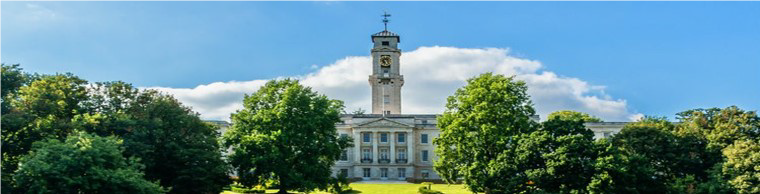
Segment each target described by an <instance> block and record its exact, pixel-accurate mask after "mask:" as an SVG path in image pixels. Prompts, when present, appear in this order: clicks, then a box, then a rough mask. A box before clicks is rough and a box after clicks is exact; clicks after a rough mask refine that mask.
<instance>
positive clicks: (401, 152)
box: [398, 149, 406, 159]
mask: <svg viewBox="0 0 760 194" xmlns="http://www.w3.org/2000/svg"><path fill="white" fill-rule="evenodd" d="M398 159H406V149H398Z"/></svg>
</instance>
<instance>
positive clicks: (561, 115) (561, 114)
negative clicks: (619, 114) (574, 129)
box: [547, 110, 603, 122]
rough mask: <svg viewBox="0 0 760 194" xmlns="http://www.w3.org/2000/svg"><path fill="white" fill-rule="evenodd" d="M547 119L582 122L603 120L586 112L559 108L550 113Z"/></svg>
mask: <svg viewBox="0 0 760 194" xmlns="http://www.w3.org/2000/svg"><path fill="white" fill-rule="evenodd" d="M547 118H548V119H549V120H552V119H561V120H581V121H583V122H603V121H602V119H600V118H597V117H594V116H591V115H589V114H587V113H582V112H577V111H572V110H560V111H556V112H553V113H550V114H549V116H548V117H547Z"/></svg>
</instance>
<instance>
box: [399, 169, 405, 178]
mask: <svg viewBox="0 0 760 194" xmlns="http://www.w3.org/2000/svg"><path fill="white" fill-rule="evenodd" d="M398 178H406V168H398Z"/></svg>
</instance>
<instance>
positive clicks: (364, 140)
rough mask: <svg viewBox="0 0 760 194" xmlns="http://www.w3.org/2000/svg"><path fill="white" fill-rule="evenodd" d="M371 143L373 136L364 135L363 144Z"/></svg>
mask: <svg viewBox="0 0 760 194" xmlns="http://www.w3.org/2000/svg"><path fill="white" fill-rule="evenodd" d="M371 142H372V134H370V133H362V143H371Z"/></svg>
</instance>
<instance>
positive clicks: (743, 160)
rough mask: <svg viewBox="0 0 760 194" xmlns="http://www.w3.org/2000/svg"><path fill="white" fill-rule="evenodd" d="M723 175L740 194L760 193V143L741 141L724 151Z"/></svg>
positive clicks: (756, 141)
mask: <svg viewBox="0 0 760 194" xmlns="http://www.w3.org/2000/svg"><path fill="white" fill-rule="evenodd" d="M723 155H725V156H726V162H725V163H724V164H723V173H724V174H726V175H727V176H728V177H730V179H729V180H728V183H729V184H730V185H731V186H732V187H733V188H736V190H737V191H738V192H739V193H760V141H758V140H754V141H753V140H739V141H736V142H734V143H733V144H731V145H729V146H728V147H727V148H726V149H724V150H723Z"/></svg>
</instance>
